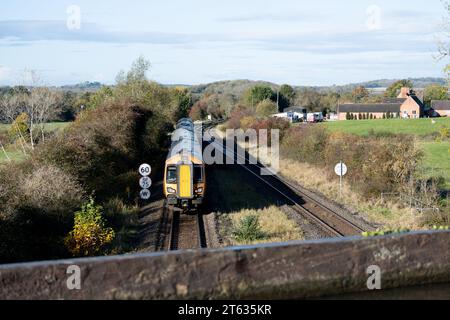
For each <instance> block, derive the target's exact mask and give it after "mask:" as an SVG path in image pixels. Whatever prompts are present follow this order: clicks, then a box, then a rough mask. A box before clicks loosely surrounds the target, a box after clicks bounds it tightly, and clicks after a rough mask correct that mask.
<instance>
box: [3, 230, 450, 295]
mask: <svg viewBox="0 0 450 320" xmlns="http://www.w3.org/2000/svg"><path fill="white" fill-rule="evenodd" d="M449 249H450V232H445V231H442V232H420V233H410V234H405V235H398V236H386V237H376V238H367V239H366V238H346V239H339V240H323V241H309V242H293V243H283V244H274V245H262V246H251V247H239V248H226V249H217V250H196V251H185V252H172V253H166V254H162V253H158V254H145V255H129V256H117V257H104V258H92V259H79V260H70V261H53V262H38V263H28V264H16V265H4V266H0V299H260V298H267V299H298V298H312V297H324V296H339V295H344V294H349V293H359V294H361V295H365V294H367V293H368V289H367V285H366V283H367V279H368V277H369V275H368V274H367V273H366V272H367V268H368V267H369V266H371V265H377V266H379V267H380V269H381V272H382V274H381V286H382V289H383V290H387V289H395V288H403V287H409V286H420V285H426V284H439V283H450V250H449ZM70 265H78V266H79V267H80V269H81V290H72V291H71V290H69V289H68V288H67V284H66V283H67V279H68V277H69V276H70V275H68V274H67V273H66V272H67V267H68V266H70ZM383 292H384V291H381V292H380V291H379V292H378V295H380V294H382V293H383ZM386 292H387V291H386ZM356 296H358V295H356Z"/></svg>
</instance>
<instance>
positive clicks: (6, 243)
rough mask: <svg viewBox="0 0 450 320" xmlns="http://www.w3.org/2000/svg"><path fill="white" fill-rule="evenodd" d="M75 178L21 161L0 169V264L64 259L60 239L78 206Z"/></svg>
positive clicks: (65, 255)
mask: <svg viewBox="0 0 450 320" xmlns="http://www.w3.org/2000/svg"><path fill="white" fill-rule="evenodd" d="M82 196H83V190H82V188H81V186H80V185H79V184H78V183H77V181H76V179H75V178H74V177H72V176H70V175H69V174H67V173H65V172H63V171H62V170H60V169H58V168H55V167H53V166H40V165H37V164H33V163H31V161H25V162H23V163H20V164H11V165H8V166H5V167H2V168H1V169H0V263H1V262H21V261H32V260H49V259H57V258H64V257H67V256H68V252H67V250H66V248H65V247H64V244H63V241H62V239H63V238H64V236H65V235H66V234H67V232H69V231H70V229H71V224H72V221H73V212H74V210H76V209H77V208H79V207H80V205H81V203H82Z"/></svg>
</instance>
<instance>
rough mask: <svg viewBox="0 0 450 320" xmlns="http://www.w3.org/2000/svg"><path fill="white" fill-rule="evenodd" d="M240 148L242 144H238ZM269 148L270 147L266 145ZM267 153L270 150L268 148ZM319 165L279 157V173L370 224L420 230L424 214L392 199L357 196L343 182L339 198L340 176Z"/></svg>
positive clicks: (265, 161) (253, 149)
mask: <svg viewBox="0 0 450 320" xmlns="http://www.w3.org/2000/svg"><path fill="white" fill-rule="evenodd" d="M241 147H244V146H243V145H241ZM247 149H248V152H249V154H250V155H252V156H256V155H257V154H258V148H256V147H250V148H247ZM269 149H270V148H269ZM269 154H270V150H269ZM259 161H260V162H261V163H263V164H265V165H269V164H270V159H269V158H265V157H260V158H259ZM322 172H323V170H321V168H319V167H315V166H312V165H309V164H307V163H301V162H297V161H293V160H289V159H284V158H280V172H279V173H280V175H281V176H283V177H285V178H287V179H289V180H291V181H294V182H296V183H298V184H299V185H301V186H303V187H305V188H307V189H310V190H317V191H319V192H320V193H322V194H323V195H325V196H326V197H327V198H329V199H331V200H334V201H336V202H338V203H342V204H344V205H346V206H348V207H351V208H354V209H355V210H356V211H358V212H359V213H360V214H361V216H363V217H364V218H365V219H366V220H368V221H369V222H372V223H376V224H381V225H383V226H384V227H385V228H388V229H391V228H393V229H395V228H408V229H412V230H415V229H419V228H420V227H421V225H422V224H423V220H424V217H421V216H419V215H418V214H414V213H411V210H410V209H409V208H402V207H401V205H399V204H398V203H395V202H387V203H384V204H381V203H380V202H381V199H380V201H375V200H367V199H364V198H363V197H361V196H359V195H358V194H357V193H356V192H354V191H352V190H351V189H350V186H349V185H347V184H345V180H344V185H343V193H342V195H343V196H342V199H341V198H340V195H339V179H338V178H337V177H336V179H329V178H328V177H327V176H326V175H325V174H323V173H322Z"/></svg>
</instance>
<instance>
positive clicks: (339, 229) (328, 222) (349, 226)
mask: <svg viewBox="0 0 450 320" xmlns="http://www.w3.org/2000/svg"><path fill="white" fill-rule="evenodd" d="M210 134H211V135H212V132H210ZM217 140H218V139H216V140H215V141H214V142H212V143H215V144H216V147H219V148H222V149H223V150H224V152H225V151H226V152H227V154H228V155H230V154H231V155H233V156H234V158H235V160H237V159H238V158H240V160H244V159H242V156H240V154H239V153H238V152H235V150H230V149H228V148H227V146H225V145H224V144H223V143H222V144H220V143H219V142H218V141H217ZM220 140H221V139H220ZM237 148H240V147H239V146H237ZM245 154H246V158H248V157H249V155H248V153H247V152H245ZM245 163H246V164H245V165H243V164H241V166H242V167H243V168H244V169H246V170H247V171H249V172H250V173H251V174H252V175H254V176H255V177H256V178H257V179H258V180H260V181H261V182H263V183H264V184H266V185H268V186H269V187H270V188H271V189H273V190H274V191H276V192H277V193H279V194H280V195H281V196H282V197H283V198H284V199H285V200H287V202H288V203H289V204H290V205H291V207H292V208H293V210H294V211H295V212H296V213H298V214H300V215H302V216H303V217H305V219H308V220H309V221H310V222H312V223H314V224H315V225H317V226H318V227H320V228H321V229H322V230H323V231H324V232H325V233H327V234H328V235H330V236H333V237H347V236H356V235H360V234H361V232H363V231H365V230H364V229H363V228H361V227H360V226H358V225H357V224H356V223H354V222H353V221H350V220H349V219H348V218H346V217H344V216H343V215H342V214H340V213H339V212H337V211H335V210H333V209H331V208H329V207H327V206H326V205H324V204H323V203H321V202H319V201H317V200H316V199H313V198H312V197H310V196H309V195H307V194H305V193H304V192H302V191H301V190H299V189H298V188H297V187H296V186H294V185H293V184H292V183H290V182H289V181H287V180H286V179H284V178H282V177H280V176H278V175H271V176H262V175H261V174H260V171H261V169H262V168H265V166H264V165H262V164H261V163H259V162H258V164H248V162H245Z"/></svg>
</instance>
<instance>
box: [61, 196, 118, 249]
mask: <svg viewBox="0 0 450 320" xmlns="http://www.w3.org/2000/svg"><path fill="white" fill-rule="evenodd" d="M102 210H103V208H102V207H101V206H99V205H96V204H95V201H94V199H93V198H91V199H90V200H89V202H87V203H86V204H84V205H83V207H82V208H81V211H78V212H76V213H75V225H74V227H73V230H72V231H71V232H70V233H69V235H68V236H67V237H66V238H65V240H64V243H65V244H66V246H67V248H68V249H69V251H70V252H71V253H72V254H73V255H74V256H75V257H81V256H85V257H89V256H94V255H98V254H99V253H100V252H102V250H103V249H104V247H105V246H106V245H107V244H109V243H111V242H112V241H113V240H114V236H115V233H114V231H113V230H112V229H111V228H107V227H106V226H105V221H104V219H103V217H102Z"/></svg>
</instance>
